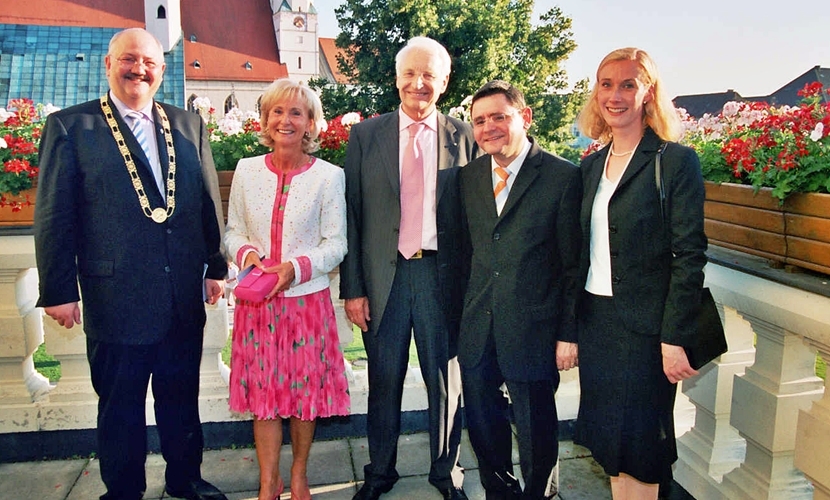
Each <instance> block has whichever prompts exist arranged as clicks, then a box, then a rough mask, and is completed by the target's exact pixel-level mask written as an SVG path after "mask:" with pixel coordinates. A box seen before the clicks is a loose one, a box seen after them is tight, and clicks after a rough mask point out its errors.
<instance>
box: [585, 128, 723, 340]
mask: <svg viewBox="0 0 830 500" xmlns="http://www.w3.org/2000/svg"><path fill="white" fill-rule="evenodd" d="M661 144H662V141H661V139H660V138H659V137H658V136H657V134H655V133H654V132H653V131H652V130H651V129H646V133H645V135H644V136H643V139H642V140H641V141H640V145H639V146H638V147H637V150H636V151H635V152H634V155H633V156H632V158H631V162H630V163H629V165H628V168H627V169H626V170H625V172H624V173H623V176H622V177H621V178H620V182H619V184H618V186H617V189H616V191H615V192H614V195H613V196H612V197H611V201H610V202H609V205H608V235H609V240H610V246H611V273H612V288H613V293H614V298H615V302H616V303H617V304H619V308H620V311H619V313H620V316H621V317H622V318H623V321H624V322H625V324H626V327H627V328H629V329H631V330H634V331H637V332H640V333H642V334H644V335H659V336H660V337H661V341H662V342H666V343H668V344H674V345H685V344H687V342H688V340H687V339H689V338H690V337H692V336H694V335H695V330H694V328H695V326H694V325H695V322H694V317H695V313H696V311H697V305H698V304H700V295H699V294H700V288H701V286H702V285H703V266H704V265H705V264H706V254H705V252H706V245H707V241H706V235H705V234H704V232H703V199H704V189H703V177H702V175H701V172H700V161H699V160H698V157H697V154H696V153H695V152H694V150H692V149H690V148H688V147H685V146H681V145H679V144H676V143H669V144H668V146H667V148H666V151H665V153H664V154H663V159H662V161H661V165H662V170H663V185H664V187H665V192H666V198H667V199H666V203H665V206H666V224H665V225H664V224H663V220H662V219H661V215H660V201H659V196H658V191H657V184H656V181H655V177H654V165H655V158H656V155H657V150H658V149H659V148H660V145H661ZM608 149H609V148H608V147H605V148H603V149H601V150H600V151H597V152H596V153H594V154H592V155H590V156H588V157H587V158H585V159H584V160H583V161H582V181H583V185H584V189H585V191H584V194H583V199H582V232H583V234H584V248H583V251H582V264H581V269H582V276H583V278H582V283H581V285H583V286H584V284H585V278H586V277H587V273H588V267H589V265H590V254H589V250H590V247H589V245H590V231H591V210H592V207H593V203H594V198H595V196H596V193H597V188H598V186H599V181H600V178H601V176H602V172H603V169H604V168H605V158H606V156H607V155H608Z"/></svg>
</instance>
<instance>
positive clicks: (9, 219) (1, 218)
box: [0, 187, 37, 227]
mask: <svg viewBox="0 0 830 500" xmlns="http://www.w3.org/2000/svg"><path fill="white" fill-rule="evenodd" d="M36 193H37V188H36V187H32V188H30V189H27V190H25V191H21V192H20V194H19V195H17V196H16V197H14V196H9V197H8V198H9V201H14V200H16V201H19V202H21V203H23V206H22V207H21V209H20V210H19V211H17V212H14V211H12V209H11V207H0V227H31V226H32V225H33V224H34V223H35V194H36ZM27 200H28V201H29V202H31V204H27V203H26V202H27Z"/></svg>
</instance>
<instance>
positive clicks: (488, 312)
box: [484, 309, 493, 316]
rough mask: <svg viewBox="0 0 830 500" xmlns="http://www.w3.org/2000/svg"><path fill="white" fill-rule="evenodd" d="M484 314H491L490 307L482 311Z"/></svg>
mask: <svg viewBox="0 0 830 500" xmlns="http://www.w3.org/2000/svg"><path fill="white" fill-rule="evenodd" d="M484 314H486V315H487V316H490V315H492V314H493V311H491V310H490V309H486V310H485V311H484Z"/></svg>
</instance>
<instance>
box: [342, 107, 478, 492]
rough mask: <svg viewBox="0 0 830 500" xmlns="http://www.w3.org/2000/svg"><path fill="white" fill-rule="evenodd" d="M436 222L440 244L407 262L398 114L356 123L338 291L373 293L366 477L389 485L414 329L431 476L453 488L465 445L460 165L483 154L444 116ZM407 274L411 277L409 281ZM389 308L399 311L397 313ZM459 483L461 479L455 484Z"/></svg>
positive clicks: (464, 129)
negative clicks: (416, 297) (402, 249)
mask: <svg viewBox="0 0 830 500" xmlns="http://www.w3.org/2000/svg"><path fill="white" fill-rule="evenodd" d="M437 146H438V156H437V157H438V176H437V179H436V183H437V184H436V186H437V187H436V203H437V208H436V225H437V229H438V251H437V254H436V255H435V256H433V257H429V258H424V259H421V260H417V261H415V260H413V261H407V260H405V259H403V258H401V257H399V254H398V232H399V228H400V219H401V203H400V173H399V115H398V111H395V112H392V113H387V114H384V115H381V116H379V117H376V118H373V119H370V120H366V121H364V122H362V123H359V124H357V125H355V126H354V127H352V130H351V134H350V138H349V146H348V151H347V153H346V162H345V170H346V204H347V215H348V243H349V251H348V254H347V255H346V258H345V259H344V260H343V263H342V264H341V265H340V297H341V298H343V299H351V298H357V297H368V299H369V308H370V315H371V318H372V320H371V321H370V322H369V331H368V332H365V333H364V334H363V340H364V344H365V346H366V351H367V355H368V357H369V410H368V435H369V456H370V460H371V463H369V464H368V465H367V466H366V468H365V470H366V481H367V482H368V483H377V484H378V485H379V486H391V484H393V483H394V482H395V481H396V480H397V477H398V474H397V472H396V471H395V463H396V456H397V440H398V435H399V434H400V418H401V417H400V407H401V395H402V391H403V379H404V376H405V373H406V365H407V360H408V348H409V343H410V339H411V329H412V328H413V327H414V330H415V342H416V345H417V348H418V356H419V359H420V363H421V371H422V374H423V377H424V381H425V383H426V385H427V391H428V397H429V416H430V443H431V446H430V448H431V453H432V469H431V470H430V482H431V483H432V484H434V485H436V486H437V487H439V488H451V487H452V486H453V483H452V480H451V473H452V471H453V470H458V465H457V457H458V445H459V442H460V435H461V434H460V432H461V422H460V413H459V412H457V411H456V408H457V405H458V403H459V401H460V396H461V394H460V390H459V388H458V386H459V384H460V381H459V380H458V377H457V374H455V375H454V374H453V372H449V375H448V361H449V360H450V359H451V358H452V357H454V356H455V354H454V351H455V349H454V346H453V345H452V344H454V340H455V337H456V336H457V333H458V324H459V320H460V317H461V300H462V294H463V284H464V283H463V275H464V272H463V269H462V267H461V264H462V262H461V259H459V258H458V257H459V255H460V249H461V246H460V245H461V236H460V221H461V207H460V200H459V198H458V171H459V168H457V167H459V166H461V165H465V164H466V163H468V162H469V161H470V160H471V159H472V158H473V157H474V153H475V151H476V146H475V142H474V141H473V137H472V130H471V129H470V127H469V125H468V124H465V123H463V122H461V121H459V120H456V119H454V118H450V117H447V116H444V115H440V114H439V116H438V144H437ZM404 281H406V284H405V283H404ZM408 286H409V287H410V288H409V289H411V286H415V287H418V289H419V290H421V291H423V292H424V294H425V295H426V299H427V302H428V303H429V304H432V305H434V307H429V308H428V310H422V309H421V308H420V307H419V306H415V307H411V306H410V305H409V304H410V301H409V300H410V298H411V297H409V292H408V291H406V290H404V289H405V288H407V287H408ZM390 311H392V312H390ZM457 486H460V485H457Z"/></svg>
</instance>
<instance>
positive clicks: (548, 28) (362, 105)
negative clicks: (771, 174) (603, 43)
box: [324, 0, 587, 147]
mask: <svg viewBox="0 0 830 500" xmlns="http://www.w3.org/2000/svg"><path fill="white" fill-rule="evenodd" d="M335 12H336V14H337V18H338V22H339V25H340V29H341V33H340V35H339V36H338V37H337V45H338V47H341V48H343V50H344V51H345V53H346V57H345V58H344V59H341V60H340V61H339V65H340V71H341V72H342V73H343V74H344V75H346V76H347V77H348V78H349V79H350V80H351V81H353V82H355V83H356V84H357V85H356V86H355V87H354V88H350V89H349V90H348V98H349V99H357V96H364V99H365V100H364V101H359V102H354V101H352V102H349V103H348V105H353V106H355V108H352V109H353V110H361V111H363V112H364V113H363V115H364V116H370V115H371V114H372V113H374V112H378V113H383V112H388V111H391V110H394V109H395V108H396V107H397V106H398V104H399V103H400V98H399V96H398V91H397V88H396V87H395V54H396V53H397V52H398V50H400V48H401V47H403V45H404V44H405V43H406V41H407V40H408V39H410V38H412V37H413V36H421V35H423V36H429V37H431V38H434V39H435V40H437V41H438V42H440V43H441V44H443V45H444V47H446V48H447V51H448V52H449V53H450V56H451V57H452V60H453V70H452V74H451V76H450V82H449V86H448V88H447V91H446V93H445V94H444V95H443V96H442V98H441V100H439V107H447V108H448V107H450V106H453V105H456V104H458V103H460V102H461V101H462V100H463V99H464V98H465V97H466V96H468V95H470V94H472V93H474V92H475V91H476V90H477V89H478V88H479V87H480V86H481V85H482V84H484V83H486V82H488V81H490V80H493V79H502V80H506V81H508V82H510V83H512V84H513V85H515V86H516V87H518V88H520V89H521V90H522V91H523V92H524V93H525V95H526V97H527V99H528V103H529V105H530V106H531V108H533V110H534V114H535V116H536V118H537V120H538V121H539V129H540V130H543V131H545V132H544V133H543V134H538V133H537V134H536V135H537V136H539V139H540V143H542V144H543V145H544V146H547V147H549V146H550V145H551V144H553V143H560V142H563V140H562V138H563V137H565V134H564V132H563V126H564V125H565V124H570V122H571V121H572V119H573V116H575V109H576V108H578V107H579V105H581V103H582V99H584V96H583V95H582V93H583V90H582V88H578V89H577V90H576V92H575V93H574V96H573V100H571V97H569V96H565V95H560V94H557V93H558V92H561V91H563V90H565V89H566V87H567V79H566V75H565V72H564V70H562V69H561V68H560V63H561V62H562V61H563V60H565V59H566V58H567V56H568V55H569V54H570V53H571V52H572V51H573V50H574V49H575V48H576V43H575V42H574V41H573V34H572V32H571V20H570V19H569V18H567V17H565V16H564V15H563V14H562V12H561V10H560V9H559V8H553V9H551V10H549V11H548V12H547V13H545V14H544V15H542V16H541V18H540V24H539V25H538V26H536V27H534V26H532V25H531V22H530V20H531V16H532V12H533V1H532V0H483V1H478V2H467V1H464V0H445V1H442V2H434V1H429V0H346V1H345V2H344V3H343V4H342V5H341V6H340V7H338V8H337V9H336V11H335ZM584 88H587V83H586V84H584ZM329 92H331V93H332V95H335V94H337V95H340V96H342V95H343V94H344V93H345V92H346V90H345V89H343V88H340V87H335V88H333V89H331V90H328V89H326V90H324V96H325V95H326V93H329ZM324 99H328V97H324ZM369 102H371V103H373V104H374V106H373V107H371V110H370V109H369V107H368V106H367V103H369ZM442 103H449V104H448V105H444V106H442ZM325 104H326V102H324V105H325ZM331 105H332V109H333V110H334V111H329V110H327V112H328V113H331V114H332V115H335V114H338V113H339V112H342V111H343V110H344V109H343V108H340V107H337V105H335V104H334V103H331Z"/></svg>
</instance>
